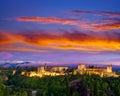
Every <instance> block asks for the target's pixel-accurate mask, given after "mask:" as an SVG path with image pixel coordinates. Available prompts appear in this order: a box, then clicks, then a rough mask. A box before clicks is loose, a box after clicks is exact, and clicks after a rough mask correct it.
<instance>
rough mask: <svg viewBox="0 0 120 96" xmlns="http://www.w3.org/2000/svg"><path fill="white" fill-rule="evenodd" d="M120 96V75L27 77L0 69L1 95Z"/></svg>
mask: <svg viewBox="0 0 120 96" xmlns="http://www.w3.org/2000/svg"><path fill="white" fill-rule="evenodd" d="M33 90H34V91H36V92H37V93H36V96H120V77H118V78H114V77H100V76H98V75H88V74H83V75H80V74H77V75H66V76H55V77H51V76H47V77H43V78H39V77H26V76H21V75H19V74H15V75H12V73H10V72H8V71H7V72H2V71H0V96H31V92H32V91H33Z"/></svg>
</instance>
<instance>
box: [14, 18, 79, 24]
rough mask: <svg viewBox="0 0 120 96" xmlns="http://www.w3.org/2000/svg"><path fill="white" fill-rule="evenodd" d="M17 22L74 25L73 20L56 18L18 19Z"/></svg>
mask: <svg viewBox="0 0 120 96" xmlns="http://www.w3.org/2000/svg"><path fill="white" fill-rule="evenodd" d="M16 20H17V21H21V22H37V23H43V24H49V23H58V24H63V25H66V24H69V25H76V21H77V20H75V19H73V20H72V19H63V18H56V17H19V18H16Z"/></svg>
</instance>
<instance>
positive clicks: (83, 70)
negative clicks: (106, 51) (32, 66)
mask: <svg viewBox="0 0 120 96" xmlns="http://www.w3.org/2000/svg"><path fill="white" fill-rule="evenodd" d="M68 69H69V68H68V67H62V66H47V65H44V66H40V67H38V68H37V70H36V71H30V72H26V73H25V72H21V75H25V74H26V75H27V76H29V77H32V76H39V77H43V76H58V75H65V74H66V71H67V70H68ZM77 73H79V74H97V75H100V76H101V77H103V76H114V77H118V75H117V74H116V73H115V72H113V71H112V66H111V65H109V66H107V67H106V68H98V67H97V68H95V67H86V65H84V64H79V65H78V68H77V69H74V71H73V74H77ZM69 74H72V72H69Z"/></svg>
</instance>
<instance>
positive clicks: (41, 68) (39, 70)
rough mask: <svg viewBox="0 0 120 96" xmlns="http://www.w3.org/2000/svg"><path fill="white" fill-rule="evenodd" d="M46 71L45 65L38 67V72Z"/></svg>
mask: <svg viewBox="0 0 120 96" xmlns="http://www.w3.org/2000/svg"><path fill="white" fill-rule="evenodd" d="M44 72H45V68H44V66H41V67H38V68H37V73H38V74H39V73H44Z"/></svg>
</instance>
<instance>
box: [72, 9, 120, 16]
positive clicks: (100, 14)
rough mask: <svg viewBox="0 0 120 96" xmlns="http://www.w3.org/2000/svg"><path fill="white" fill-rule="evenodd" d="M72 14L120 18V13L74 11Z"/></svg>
mask: <svg viewBox="0 0 120 96" xmlns="http://www.w3.org/2000/svg"><path fill="white" fill-rule="evenodd" d="M71 12H72V13H76V14H91V15H97V16H109V17H120V12H109V11H85V10H72V11H71Z"/></svg>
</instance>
